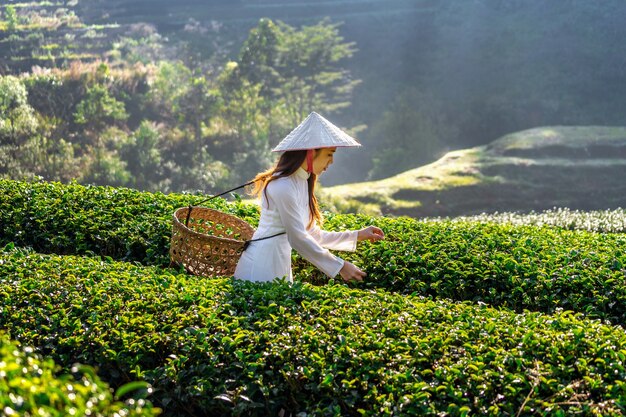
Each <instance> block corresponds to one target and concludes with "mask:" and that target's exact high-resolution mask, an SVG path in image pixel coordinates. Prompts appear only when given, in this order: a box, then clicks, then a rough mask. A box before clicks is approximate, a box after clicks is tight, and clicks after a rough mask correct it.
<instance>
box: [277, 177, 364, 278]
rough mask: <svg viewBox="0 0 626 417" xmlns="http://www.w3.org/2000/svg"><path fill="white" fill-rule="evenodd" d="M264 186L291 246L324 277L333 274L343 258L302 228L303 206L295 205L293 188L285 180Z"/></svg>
mask: <svg viewBox="0 0 626 417" xmlns="http://www.w3.org/2000/svg"><path fill="white" fill-rule="evenodd" d="M268 187H269V188H268V190H267V191H268V193H267V195H268V197H269V199H270V200H271V203H270V204H272V205H273V207H275V208H276V210H277V211H278V214H279V216H280V219H281V221H282V223H283V227H284V228H285V231H286V232H287V239H288V240H289V244H290V245H291V247H292V248H294V249H295V250H296V251H297V252H298V253H299V254H300V255H301V256H302V257H303V258H304V259H306V260H307V261H309V262H311V263H312V264H313V265H315V266H316V267H317V268H318V269H320V270H321V271H322V272H323V273H324V274H326V275H327V276H329V277H331V278H333V277H335V276H337V274H338V273H339V271H340V270H341V269H342V268H343V267H344V261H343V259H341V258H339V257H337V256H335V255H333V254H332V253H330V252H329V251H328V249H325V248H323V247H322V246H321V245H320V244H319V243H318V242H317V241H316V240H315V239H314V238H313V236H312V235H311V234H310V233H309V232H308V231H307V230H306V225H305V223H304V220H303V218H306V216H303V213H302V210H303V207H301V205H300V204H298V200H297V195H298V193H297V190H296V189H295V187H293V186H292V184H291V183H290V182H288V181H273V182H271V183H270V184H269V185H268ZM307 214H308V213H307ZM355 239H356V237H355Z"/></svg>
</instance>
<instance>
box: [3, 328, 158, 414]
mask: <svg viewBox="0 0 626 417" xmlns="http://www.w3.org/2000/svg"><path fill="white" fill-rule="evenodd" d="M58 371H59V367H58V366H57V365H55V363H54V362H53V361H52V360H49V359H43V358H42V357H41V356H40V355H38V354H36V353H34V351H33V349H32V348H30V347H23V346H21V345H20V344H19V343H17V342H13V341H11V340H9V338H8V337H7V336H6V334H4V333H0V410H2V415H4V416H17V415H20V416H58V417H63V416H68V415H77V416H81V415H90V416H113V415H125V416H129V417H131V416H132V417H140V416H156V415H158V414H159V413H160V410H159V409H156V408H153V407H152V404H151V403H150V402H148V401H146V400H144V399H141V398H140V399H135V398H131V399H128V400H126V401H125V402H122V401H120V399H121V398H123V397H126V398H128V395H126V394H128V393H131V392H132V391H136V390H137V389H140V390H143V391H147V390H151V389H150V388H149V386H148V384H146V383H144V382H135V383H132V384H128V385H126V386H124V387H121V388H120V389H119V390H118V392H117V393H116V395H115V399H114V398H113V395H112V394H111V390H110V389H109V387H108V385H107V384H106V383H104V382H102V381H101V380H100V378H99V377H98V376H97V375H96V372H95V370H94V369H93V368H92V367H89V366H83V365H75V366H73V367H72V368H71V372H72V373H71V374H66V375H58Z"/></svg>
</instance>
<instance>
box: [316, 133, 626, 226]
mask: <svg viewBox="0 0 626 417" xmlns="http://www.w3.org/2000/svg"><path fill="white" fill-rule="evenodd" d="M624 153H626V128H621V127H594V126H591V127H562V126H560V127H559V126H556V127H544V128H536V129H530V130H526V131H522V132H518V133H514V134H510V135H507V136H504V137H502V138H500V139H498V140H496V141H494V142H492V143H490V144H488V145H485V146H479V147H475V148H470V149H462V150H457V151H453V152H449V153H448V154H446V155H445V156H444V157H442V158H441V159H439V160H438V161H435V162H433V163H431V164H429V165H426V166H422V167H419V168H415V169H412V170H409V171H406V172H403V173H400V174H398V175H395V176H393V177H390V178H386V179H383V180H380V181H370V182H363V183H356V184H345V185H340V186H335V187H328V188H325V189H324V190H323V192H322V199H324V200H325V201H327V204H328V206H329V207H331V208H333V209H335V210H337V211H344V212H346V211H347V212H358V213H363V214H370V215H392V216H398V215H407V216H410V217H436V216H463V215H475V214H480V213H483V212H493V211H513V212H515V211H518V212H530V211H543V210H547V209H551V208H553V207H555V206H558V207H568V208H571V209H582V210H598V209H613V208H617V207H619V206H626V197H625V196H626V186H625V185H624V183H623V181H622V177H623V172H624V170H626V158H624V157H623V154H624Z"/></svg>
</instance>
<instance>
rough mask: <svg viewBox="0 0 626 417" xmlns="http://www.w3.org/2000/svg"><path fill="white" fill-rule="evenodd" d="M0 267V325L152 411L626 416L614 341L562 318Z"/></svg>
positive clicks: (36, 261) (97, 267)
mask: <svg viewBox="0 0 626 417" xmlns="http://www.w3.org/2000/svg"><path fill="white" fill-rule="evenodd" d="M0 259H1V262H0V277H2V278H0V294H1V295H2V299H3V302H2V313H1V314H0V326H2V327H5V328H8V329H10V331H11V334H13V335H14V337H17V338H18V339H20V340H23V341H24V342H27V343H29V344H33V345H35V346H37V348H38V349H40V350H41V351H43V352H45V353H46V354H49V355H51V356H53V357H54V358H55V360H58V361H59V362H60V363H62V364H71V363H73V362H74V361H80V362H83V363H86V364H92V365H96V366H99V369H100V373H101V374H102V375H104V376H106V377H107V378H109V379H110V381H112V382H111V383H112V384H113V385H119V384H122V383H124V382H126V381H127V380H130V379H143V380H146V381H147V382H149V383H151V384H152V385H153V386H154V389H155V394H154V398H155V401H156V399H158V401H159V402H160V405H161V406H162V407H163V408H164V413H165V414H166V415H233V416H237V415H250V416H265V415H276V413H277V412H278V410H279V409H281V408H285V409H287V410H291V411H293V412H299V413H304V414H306V415H307V416H326V415H354V416H384V415H431V416H435V415H444V414H445V415H451V416H463V415H471V414H473V415H493V416H496V415H498V416H499V415H516V414H517V415H521V414H524V415H528V414H538V415H554V416H558V415H566V414H572V415H573V414H580V415H616V416H617V415H624V412H625V410H624V406H623V404H625V403H626V384H625V383H624V380H625V378H626V370H625V369H624V365H623V363H624V361H625V360H626V334H625V333H624V331H623V329H622V328H621V327H616V326H608V325H605V324H602V323H601V322H599V321H594V320H588V319H584V318H581V317H580V316H578V315H575V314H572V313H571V312H567V311H557V312H555V313H554V314H553V315H551V316H548V315H544V314H540V313H533V312H525V313H522V314H515V313H513V312H510V311H507V310H501V309H494V308H491V307H488V306H486V305H484V304H483V305H475V304H469V303H455V302H451V301H447V300H436V301H435V300H428V299H425V298H422V297H419V296H410V295H409V296H401V295H398V294H393V293H389V292H386V291H384V290H380V289H377V290H373V289H370V290H367V289H356V288H349V287H348V286H345V285H335V284H331V285H327V286H323V287H316V286H311V285H309V284H303V283H296V284H294V285H291V286H290V285H288V284H286V283H284V282H282V283H281V282H276V283H266V284H255V283H250V282H244V281H238V280H232V279H214V280H210V279H205V278H201V277H192V276H188V275H184V274H175V273H174V271H172V270H167V269H160V268H154V267H143V266H137V265H131V264H128V263H119V262H114V261H111V260H103V259H99V258H80V257H73V256H50V255H41V254H36V253H28V252H26V251H23V250H15V249H10V248H6V250H5V252H4V253H3V254H2V257H1V258H0ZM518 413H519V414H518ZM304 414H301V415H304Z"/></svg>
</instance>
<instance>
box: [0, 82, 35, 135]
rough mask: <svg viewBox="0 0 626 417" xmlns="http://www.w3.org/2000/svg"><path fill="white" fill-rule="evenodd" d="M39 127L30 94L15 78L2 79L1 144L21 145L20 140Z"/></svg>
mask: <svg viewBox="0 0 626 417" xmlns="http://www.w3.org/2000/svg"><path fill="white" fill-rule="evenodd" d="M36 127H37V120H36V119H35V116H34V111H33V108H32V107H31V106H29V104H28V92H27V90H26V88H25V86H24V84H23V83H22V82H21V80H20V79H19V78H17V77H14V76H6V77H0V144H1V145H5V144H11V145H16V144H19V141H20V139H21V138H22V137H23V136H25V135H28V134H30V133H32V132H33V131H34V130H35V129H36Z"/></svg>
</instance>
